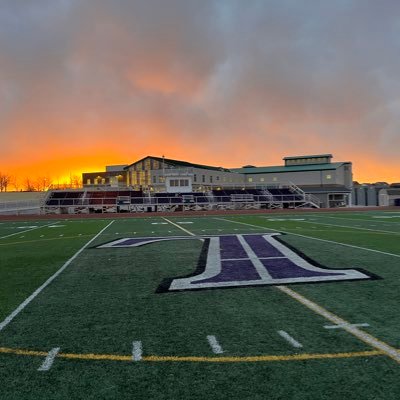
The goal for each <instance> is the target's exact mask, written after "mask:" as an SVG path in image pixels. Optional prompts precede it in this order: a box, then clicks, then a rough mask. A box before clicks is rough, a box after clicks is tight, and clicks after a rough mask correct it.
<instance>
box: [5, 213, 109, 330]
mask: <svg viewBox="0 0 400 400" xmlns="http://www.w3.org/2000/svg"><path fill="white" fill-rule="evenodd" d="M113 222H114V220H113V221H111V222H110V223H109V224H108V225H107V226H106V227H104V228H103V229H102V230H101V231H100V232H99V233H97V234H96V235H95V236H94V237H93V238H92V239H90V240H89V241H88V242H87V243H86V244H85V245H84V246H82V247H81V248H80V249H79V250H78V251H77V252H76V253H75V254H74V255H73V256H72V257H71V258H70V259H69V260H68V261H67V262H66V263H65V264H64V265H63V266H62V267H61V268H60V269H59V270H58V271H57V272H55V273H54V274H53V275H52V276H51V277H50V278H49V279H47V281H46V282H45V283H43V285H42V286H40V287H39V288H37V289H36V290H35V291H34V292H33V293H32V294H31V295H30V296H29V297H28V298H26V299H25V300H24V301H23V302H22V303H21V304H20V305H19V306H18V307H17V308H16V309H15V310H14V311H13V312H12V313H11V314H10V315H9V316H8V317H6V318H5V319H4V321H3V322H1V323H0V332H1V331H2V330H3V329H4V328H5V327H6V326H7V325H8V324H9V323H10V322H11V321H12V320H13V319H14V318H15V317H16V316H17V315H18V314H19V313H20V312H21V311H22V310H23V309H24V308H25V307H26V306H27V305H28V304H29V303H30V302H31V301H32V300H33V299H34V298H35V297H36V296H37V295H38V294H39V293H40V292H42V290H43V289H45V288H46V287H47V286H48V285H50V283H51V282H53V280H54V279H56V278H57V276H58V275H60V274H61V273H62V272H63V271H64V270H65V269H66V268H67V267H68V266H69V265H70V264H71V263H72V261H74V260H75V259H76V258H77V257H78V256H79V255H80V254H81V253H82V251H83V250H85V249H86V248H87V247H88V246H89V245H90V244H91V243H92V242H94V241H95V240H96V239H97V238H98V237H99V236H100V235H101V234H102V233H103V232H104V231H105V230H106V229H107V228H108V227H109V226H110V225H111V224H112V223H113Z"/></svg>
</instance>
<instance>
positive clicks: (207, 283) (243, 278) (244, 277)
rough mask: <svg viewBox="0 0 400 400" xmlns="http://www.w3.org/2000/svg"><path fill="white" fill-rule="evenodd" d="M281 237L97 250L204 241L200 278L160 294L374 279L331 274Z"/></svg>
mask: <svg viewBox="0 0 400 400" xmlns="http://www.w3.org/2000/svg"><path fill="white" fill-rule="evenodd" d="M279 236H280V233H266V234H245V235H218V236H170V237H168V236H167V237H154V238H149V237H147V238H125V239H119V240H115V241H113V242H110V243H106V244H103V245H101V246H98V248H119V247H140V246H144V245H148V244H152V243H157V242H163V241H172V240H174V241H175V240H201V241H203V242H204V244H203V249H202V252H201V255H200V259H199V264H198V268H197V270H196V273H195V274H193V275H191V276H186V277H178V278H172V279H168V281H167V282H164V283H163V284H162V285H161V286H160V288H159V290H158V291H179V290H199V289H211V288H227V287H238V286H240V287H243V286H256V285H280V284H289V283H307V282H332V281H344V280H359V279H371V278H372V277H371V276H370V275H367V274H366V273H365V272H362V271H360V270H357V269H326V268H324V267H321V266H318V265H317V264H316V263H314V262H313V261H312V260H309V259H308V258H306V257H305V256H304V255H302V254H300V253H299V252H298V251H297V250H295V249H292V248H290V247H289V246H288V245H287V244H284V243H282V242H281V241H280V240H279Z"/></svg>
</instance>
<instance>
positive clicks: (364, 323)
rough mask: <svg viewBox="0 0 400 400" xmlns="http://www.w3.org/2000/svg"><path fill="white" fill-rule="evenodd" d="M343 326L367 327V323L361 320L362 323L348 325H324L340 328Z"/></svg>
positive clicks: (325, 326)
mask: <svg viewBox="0 0 400 400" xmlns="http://www.w3.org/2000/svg"><path fill="white" fill-rule="evenodd" d="M345 326H365V327H367V326H369V324H367V323H366V322H363V323H361V324H350V325H348V324H347V325H340V324H339V325H324V328H325V329H341V328H344V327H345Z"/></svg>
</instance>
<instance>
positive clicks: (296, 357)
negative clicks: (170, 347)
mask: <svg viewBox="0 0 400 400" xmlns="http://www.w3.org/2000/svg"><path fill="white" fill-rule="evenodd" d="M0 353H3V354H15V355H19V356H35V357H46V356H47V354H48V353H47V352H45V351H36V350H23V349H12V348H8V347H0ZM381 355H385V352H384V351H379V350H369V351H358V352H346V353H314V354H309V353H303V354H291V355H261V356H236V357H197V356H144V357H143V358H142V361H140V362H143V361H144V362H203V363H237V362H246V363H253V362H273V361H301V360H321V359H334V358H354V357H372V356H381ZM57 358H65V359H75V360H96V361H104V360H106V361H129V362H130V361H132V356H131V355H129V356H125V355H118V354H92V353H88V354H75V353H58V354H57Z"/></svg>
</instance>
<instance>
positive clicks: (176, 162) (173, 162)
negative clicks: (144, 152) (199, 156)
mask: <svg viewBox="0 0 400 400" xmlns="http://www.w3.org/2000/svg"><path fill="white" fill-rule="evenodd" d="M147 158H152V159H153V160H157V161H159V162H160V163H162V162H165V163H166V164H169V165H174V166H176V167H185V168H200V169H209V170H214V171H224V172H231V170H229V169H226V168H222V167H213V166H210V165H202V164H193V163H190V162H187V161H181V160H172V159H171V158H162V157H153V156H147V157H144V158H142V159H140V160H138V161H135V162H134V163H132V164H130V165H128V166H126V167H125V168H124V169H128V168H129V167H131V166H132V165H135V164H137V163H138V162H140V161H143V160H146V159H147Z"/></svg>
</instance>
